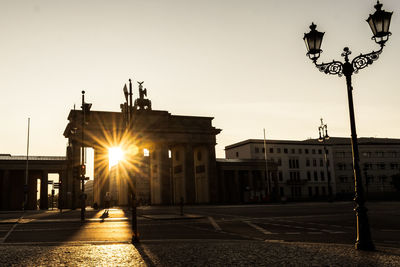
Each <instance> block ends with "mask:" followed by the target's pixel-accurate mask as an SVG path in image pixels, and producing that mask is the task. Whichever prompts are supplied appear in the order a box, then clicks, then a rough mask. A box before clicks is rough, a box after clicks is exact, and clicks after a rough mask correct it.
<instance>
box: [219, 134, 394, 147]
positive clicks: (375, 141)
mask: <svg viewBox="0 0 400 267" xmlns="http://www.w3.org/2000/svg"><path fill="white" fill-rule="evenodd" d="M251 143H255V144H264V139H247V140H244V141H241V142H238V143H234V144H232V145H228V146H226V147H225V150H227V149H232V148H235V147H240V146H243V145H247V144H251ZM266 143H267V145H268V144H288V145H289V144H291V145H323V143H321V142H319V141H318V139H317V138H315V139H306V140H273V139H266ZM358 143H359V144H361V145H389V144H390V145H400V139H398V138H375V137H359V138H358ZM325 144H326V145H348V144H351V138H350V137H330V138H329V140H327V141H326V143H325Z"/></svg>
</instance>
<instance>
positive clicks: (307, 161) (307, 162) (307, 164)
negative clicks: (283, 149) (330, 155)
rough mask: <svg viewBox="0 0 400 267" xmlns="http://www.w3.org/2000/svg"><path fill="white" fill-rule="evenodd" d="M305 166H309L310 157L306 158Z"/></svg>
mask: <svg viewBox="0 0 400 267" xmlns="http://www.w3.org/2000/svg"><path fill="white" fill-rule="evenodd" d="M306 166H307V167H309V166H310V159H306Z"/></svg>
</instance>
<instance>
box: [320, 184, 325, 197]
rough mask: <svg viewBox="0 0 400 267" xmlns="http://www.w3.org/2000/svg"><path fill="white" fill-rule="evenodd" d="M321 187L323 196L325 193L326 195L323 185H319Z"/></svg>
mask: <svg viewBox="0 0 400 267" xmlns="http://www.w3.org/2000/svg"><path fill="white" fill-rule="evenodd" d="M321 189H322V195H323V196H325V195H326V189H325V186H323V187H321Z"/></svg>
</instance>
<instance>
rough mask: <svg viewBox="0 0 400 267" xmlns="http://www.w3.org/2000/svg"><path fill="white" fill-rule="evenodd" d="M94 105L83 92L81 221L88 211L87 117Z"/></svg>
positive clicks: (80, 175)
mask: <svg viewBox="0 0 400 267" xmlns="http://www.w3.org/2000/svg"><path fill="white" fill-rule="evenodd" d="M91 107H92V104H90V103H85V91H82V106H81V108H82V136H81V138H82V139H81V165H80V170H79V172H80V173H79V177H80V179H81V187H82V193H81V196H80V197H81V221H82V222H83V221H84V220H85V209H86V195H85V180H86V165H85V125H86V116H87V115H89V112H90V108H91Z"/></svg>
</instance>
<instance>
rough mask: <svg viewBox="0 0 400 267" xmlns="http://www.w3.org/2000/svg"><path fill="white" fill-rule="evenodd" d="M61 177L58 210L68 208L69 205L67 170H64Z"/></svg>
mask: <svg viewBox="0 0 400 267" xmlns="http://www.w3.org/2000/svg"><path fill="white" fill-rule="evenodd" d="M58 175H59V181H58V182H59V183H60V186H59V189H58V208H66V204H67V190H66V186H67V183H66V182H67V170H62V171H60V172H59V173H58Z"/></svg>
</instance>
